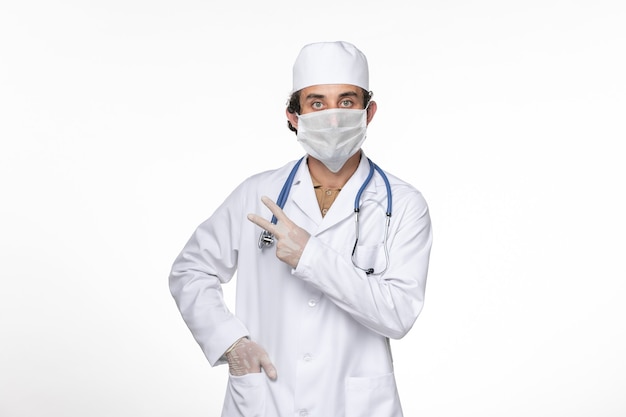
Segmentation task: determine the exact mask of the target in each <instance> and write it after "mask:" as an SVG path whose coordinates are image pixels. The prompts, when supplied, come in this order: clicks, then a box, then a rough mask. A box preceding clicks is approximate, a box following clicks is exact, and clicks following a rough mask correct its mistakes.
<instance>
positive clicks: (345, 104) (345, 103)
mask: <svg viewBox="0 0 626 417" xmlns="http://www.w3.org/2000/svg"><path fill="white" fill-rule="evenodd" d="M351 106H352V100H344V101H342V102H341V107H351Z"/></svg>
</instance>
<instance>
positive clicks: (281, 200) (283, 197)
mask: <svg viewBox="0 0 626 417" xmlns="http://www.w3.org/2000/svg"><path fill="white" fill-rule="evenodd" d="M303 160H304V157H303V158H301V159H300V160H299V161H298V162H296V164H295V165H294V167H293V169H292V170H291V172H290V173H289V176H288V177H287V180H286V181H285V184H284V185H283V188H282V190H280V194H279V195H278V199H277V200H276V204H277V205H278V207H280V208H281V209H282V208H283V207H285V203H286V202H287V197H288V196H289V190H290V189H291V186H292V185H293V179H294V177H295V176H296V172H297V171H298V168H299V167H300V163H301V162H302V161H303ZM367 161H368V162H369V165H370V171H369V174H368V175H367V178H365V181H364V182H363V185H361V188H360V189H359V192H358V193H357V194H356V198H355V199H354V220H355V227H356V238H355V240H354V247H353V248H352V264H353V265H354V266H355V267H357V268H359V269H360V270H362V271H365V273H366V274H367V275H382V274H383V273H384V272H385V271H386V270H387V268H388V267H389V250H388V248H387V238H388V237H389V224H390V223H391V185H389V179H388V178H387V175H385V172H384V171H383V170H382V169H380V168H379V167H378V165H376V164H375V163H373V162H372V160H371V159H369V158H367ZM374 171H376V172H378V174H379V175H380V176H381V177H382V179H383V181H384V182H385V187H386V188H387V211H386V213H385V238H384V241H383V246H384V248H385V268H384V269H383V270H382V271H380V272H374V268H362V267H360V266H359V265H357V263H356V261H355V254H356V248H357V244H358V243H359V211H360V206H361V194H363V191H364V190H365V187H367V185H368V184H369V183H370V181H371V179H372V177H373V176H374ZM277 221H278V220H277V219H276V216H274V215H272V224H276V222H277ZM274 239H275V238H274V235H273V234H272V233H270V232H268V231H267V230H263V231H262V232H261V235H260V236H259V249H264V248H266V247H269V246H272V245H273V244H274Z"/></svg>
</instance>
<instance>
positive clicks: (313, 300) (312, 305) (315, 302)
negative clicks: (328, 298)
mask: <svg viewBox="0 0 626 417" xmlns="http://www.w3.org/2000/svg"><path fill="white" fill-rule="evenodd" d="M316 305H317V300H316V299H315V298H311V299H310V300H309V307H315V306H316Z"/></svg>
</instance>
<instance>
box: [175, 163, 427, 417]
mask: <svg viewBox="0 0 626 417" xmlns="http://www.w3.org/2000/svg"><path fill="white" fill-rule="evenodd" d="M294 164H295V161H294V162H291V163H289V164H287V165H286V166H284V167H282V168H280V169H277V170H273V171H267V172H263V173H260V174H257V175H254V176H252V177H250V178H248V179H247V180H245V181H244V182H243V183H242V184H240V185H239V186H238V187H237V188H236V189H235V190H234V191H233V192H232V193H231V194H230V196H229V197H228V198H227V199H226V200H225V201H224V203H223V204H222V205H221V206H220V207H219V208H218V209H217V210H216V211H215V213H214V214H213V215H212V216H211V217H210V218H209V219H208V220H206V221H205V222H203V223H202V224H201V225H200V226H199V227H198V228H197V230H196V231H195V233H194V234H193V235H192V236H191V238H190V240H189V241H188V243H187V244H186V246H185V247H184V249H183V250H182V252H181V253H180V255H179V256H178V258H177V259H176V261H175V263H174V265H173V267H172V271H171V275H170V289H171V292H172V295H173V297H174V299H175V300H176V303H177V305H178V308H179V310H180V312H181V314H182V317H183V319H184V320H185V322H186V324H187V326H188V327H189V329H190V330H191V332H192V334H193V336H194V337H195V339H196V341H197V342H198V344H199V345H200V347H201V348H202V350H203V352H204V354H205V355H206V357H207V359H208V360H209V362H210V363H211V365H218V364H222V363H225V359H224V358H223V357H222V355H223V354H224V352H225V351H226V350H227V349H228V347H229V346H230V345H232V344H233V343H234V342H235V341H236V340H237V339H238V338H240V337H242V336H248V337H249V338H250V339H251V340H253V341H255V342H256V343H258V344H260V345H261V346H262V347H263V348H265V349H266V350H267V352H268V354H269V357H270V359H271V361H272V362H273V363H274V365H275V366H276V370H277V373H278V378H277V380H275V381H272V380H270V379H269V378H268V377H267V375H265V373H256V374H248V375H245V376H232V375H230V376H229V382H228V387H227V390H226V398H225V400H224V408H223V414H222V415H223V416H226V417H239V416H246V417H248V416H257V417H295V416H297V417H304V416H306V417H344V416H345V417H401V416H402V409H401V406H400V400H399V398H398V393H397V389H396V383H395V378H394V369H393V364H392V358H391V351H390V347H389V338H392V339H399V338H401V337H403V336H404V335H405V334H406V333H407V332H408V331H409V330H410V329H411V327H412V326H413V324H414V322H415V320H416V318H417V316H418V314H419V313H420V311H421V309H422V306H423V302H424V291H425V285H426V275H427V271H428V261H429V256H430V248H431V242H432V232H431V223H430V217H429V213H428V207H427V204H426V201H425V200H424V198H423V197H422V194H421V193H420V192H419V191H417V190H416V189H415V188H414V187H412V186H411V185H409V184H407V183H405V182H404V181H402V180H400V179H398V178H396V177H394V176H392V175H389V174H388V177H389V180H390V182H391V189H392V195H393V209H392V212H393V214H392V217H391V228H390V232H389V238H388V247H389V266H388V268H387V270H386V272H385V273H384V274H383V275H382V276H379V275H369V276H368V275H366V273H365V272H363V271H362V270H360V269H358V268H355V266H354V265H353V263H352V260H351V255H352V250H353V247H354V242H355V221H354V199H355V196H356V194H357V192H358V190H359V188H360V187H361V185H362V184H363V182H364V181H365V179H366V177H367V175H368V173H369V164H368V161H367V158H366V157H365V154H363V155H362V158H361V162H360V165H359V167H358V169H357V171H356V172H355V173H354V175H353V176H352V177H351V178H350V180H349V181H348V182H347V183H346V184H345V186H344V187H343V188H342V190H341V192H340V193H339V195H338V197H337V200H336V201H335V202H334V203H333V205H332V207H331V208H330V210H329V211H328V213H327V214H326V216H325V217H322V215H321V214H320V209H319V205H318V202H317V200H316V197H315V192H314V189H313V184H312V181H311V177H310V174H309V171H308V167H307V164H306V161H303V163H302V164H301V165H300V167H299V169H298V172H297V174H296V176H295V179H294V181H293V185H292V187H291V190H290V193H289V198H288V199H287V202H286V204H285V207H284V209H283V210H284V211H285V213H286V215H287V216H288V217H289V218H290V219H291V220H292V221H293V222H294V223H296V224H297V225H298V226H300V227H302V228H304V229H306V230H307V231H308V232H309V233H310V234H311V238H310V239H309V241H308V243H307V245H306V247H305V249H304V252H303V253H302V257H301V259H300V261H299V263H298V266H297V268H296V269H292V268H291V267H290V266H288V265H287V264H285V263H283V262H281V261H280V260H279V259H278V258H277V257H276V254H275V246H273V247H271V248H266V249H263V250H261V249H259V247H258V238H259V234H260V233H261V229H260V228H259V227H258V226H256V225H255V224H254V223H252V222H250V221H249V220H248V219H247V218H246V215H247V214H248V213H257V214H260V215H263V216H266V218H267V219H270V218H271V217H272V214H271V212H270V211H269V210H268V209H267V208H266V207H265V206H264V205H263V203H262V202H261V196H264V195H266V196H269V197H270V198H273V199H275V198H276V196H278V194H279V193H280V190H281V188H282V186H283V184H284V182H285V179H286V178H287V177H288V175H289V172H290V171H291V168H292V167H293V166H294ZM386 208H387V193H386V189H385V184H384V182H383V180H382V178H381V177H380V175H378V174H374V176H373V178H372V180H371V181H370V183H369V185H368V186H367V188H366V190H365V191H364V193H363V194H362V197H361V203H360V239H359V246H358V249H357V252H356V254H357V257H358V260H357V264H358V265H359V266H360V267H363V268H369V267H373V268H374V269H375V271H382V270H383V269H384V268H385V264H386V261H385V251H384V247H383V240H384V234H385V219H386V217H385V211H386ZM235 272H236V273H237V279H236V285H237V291H236V309H235V314H233V313H231V311H230V310H229V309H228V308H227V306H226V305H225V303H224V300H223V297H222V290H221V285H222V284H225V283H227V282H229V281H230V280H231V278H232V277H233V275H234V274H235Z"/></svg>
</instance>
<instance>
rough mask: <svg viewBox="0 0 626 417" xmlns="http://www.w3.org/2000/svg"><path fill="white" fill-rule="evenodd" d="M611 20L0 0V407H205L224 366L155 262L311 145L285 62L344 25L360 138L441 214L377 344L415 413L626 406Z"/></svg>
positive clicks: (206, 411) (514, 8)
mask: <svg viewBox="0 0 626 417" xmlns="http://www.w3.org/2000/svg"><path fill="white" fill-rule="evenodd" d="M624 22H626V6H624V3H623V2H621V1H618V0H615V1H603V0H586V1H583V0H580V1H576V0H571V1H565V0H563V1H556V0H541V1H540V0H530V1H495V0H491V1H489V0H476V1H465V0H448V1H445V0H444V1H429V2H426V1H416V2H409V1H405V2H399V1H386V2H380V1H367V0H359V1H356V0H354V1H353V0H350V1H337V0H319V1H314V2H294V1H282V0H281V1H273V2H272V1H270V2H253V1H248V2H237V1H233V2H220V3H217V2H212V1H193V0H181V1H177V2H173V1H170V2H165V1H158V0H157V1H147V0H125V1H122V0H112V1H106V2H105V1H79V0H75V1H68V0H63V1H55V2H49V1H27V0H26V1H9V0H6V1H4V0H3V1H1V2H0V277H1V286H0V416H2V417H42V416H67V417H86V416H88V417H100V416H103V417H104V416H106V417H138V416H150V417H161V416H163V417H166V416H167V417H169V416H172V417H173V416H185V417H193V416H198V417H199V416H217V415H219V410H220V409H221V403H222V396H223V392H224V384H225V381H226V371H227V370H226V368H225V367H219V368H211V367H210V366H209V365H208V363H207V361H206V359H205V358H204V356H203V355H202V353H201V351H200V349H199V348H198V346H197V345H196V344H195V341H194V340H193V338H192V336H191V334H190V333H189V331H188V330H187V328H186V327H185V325H184V323H183V321H182V319H181V318H180V315H179V313H178V311H177V309H176V307H175V305H174V302H173V300H172V299H171V297H170V294H169V290H168V287H167V277H168V274H169V268H170V266H171V264H172V262H173V260H174V258H175V256H176V255H177V254H178V252H179V251H180V249H181V248H182V246H183V245H184V243H185V242H186V240H187V238H188V237H189V236H190V235H191V233H192V231H193V229H194V228H195V227H196V226H197V225H198V224H199V223H200V222H201V221H202V220H204V219H205V218H206V217H208V216H209V215H210V214H211V213H212V211H213V209H214V208H215V207H216V206H217V205H218V204H219V203H221V201H222V200H223V199H224V198H225V197H226V195H227V194H228V193H229V192H230V191H231V190H232V189H233V188H234V186H235V185H237V184H238V183H239V182H240V181H242V180H243V179H244V178H246V177H247V176H249V175H251V174H253V173H256V172H258V171H260V170H265V169H269V168H275V167H278V166H282V165H283V164H284V163H286V162H287V161H290V160H293V159H296V158H298V157H299V156H300V155H301V154H302V153H303V151H302V149H301V148H300V147H299V146H298V145H297V143H296V142H295V138H294V136H293V134H292V133H291V132H289V131H288V130H287V128H286V127H285V122H286V118H285V116H284V107H285V102H286V99H287V95H288V93H289V90H290V87H291V84H290V83H291V65H292V64H293V61H294V59H295V57H296V55H297V53H298V52H299V50H300V48H301V47H302V46H303V45H304V44H306V43H309V42H316V41H321V40H338V39H342V40H347V41H350V42H353V43H355V44H356V45H357V46H358V47H359V48H360V49H362V50H363V51H364V52H365V54H366V55H367V56H368V59H369V61H370V72H371V88H372V90H373V91H374V97H375V99H376V100H377V102H378V106H379V110H378V113H377V115H376V118H375V119H374V122H373V123H372V125H370V129H369V135H368V140H367V141H366V143H365V145H364V149H365V151H366V152H367V154H368V155H369V156H371V157H372V158H373V159H374V161H375V162H377V163H378V164H379V165H380V166H381V167H383V168H385V169H387V170H388V171H390V172H391V173H393V174H396V175H398V176H400V177H401V178H403V179H405V180H407V181H409V182H410V183H412V184H414V185H415V186H416V187H417V188H418V189H420V190H421V191H422V192H423V194H424V195H425V197H426V199H427V201H428V203H429V205H430V209H431V214H432V221H433V226H434V236H435V240H434V246H433V252H432V258H431V269H430V274H429V281H428V286H427V294H426V305H425V308H424V310H423V313H422V315H421V316H420V317H419V318H418V320H417V322H416V324H415V326H414V328H413V330H412V331H411V332H410V333H409V335H408V336H406V337H405V338H404V339H402V340H400V341H394V342H393V343H392V347H393V349H394V358H395V363H396V372H397V378H398V384H399V389H400V395H401V398H402V400H403V406H404V409H405V414H406V415H407V417H408V416H417V417H442V416H446V417H447V416H470V417H474V416H477V417H478V416H480V417H491V416H494V417H495V416H498V417H501V416H507V417H517V416H533V417H543V416H545V417H560V416H564V417H565V416H567V417H578V416H602V417H613V416H615V417H617V416H624V415H626V400H625V399H624V398H625V397H624V392H626V360H625V359H624V353H625V352H626V341H625V336H626V334H625V333H626V330H625V328H626V326H625V324H624V321H625V320H624V319H625V318H626V303H625V301H624V300H625V297H626V284H625V280H626V268H625V266H624V249H625V248H624V235H625V233H626V227H625V226H626V224H625V221H624V213H626V203H625V198H624V191H625V188H626V187H625V178H626V169H625V163H624V159H625V158H624V156H625V152H624V151H623V145H624V141H625V139H626V134H625V133H626V132H625V131H626V128H625V123H624V122H625V114H626V112H625V110H626V100H625V97H626V81H625V77H624V74H626V58H625V51H626V29H625V28H626V24H625V23H624ZM227 291H229V292H228V294H227V295H228V296H229V297H231V296H232V293H230V291H231V290H230V286H229V287H227ZM320 383H323V381H320ZM325 417H329V416H325Z"/></svg>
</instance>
